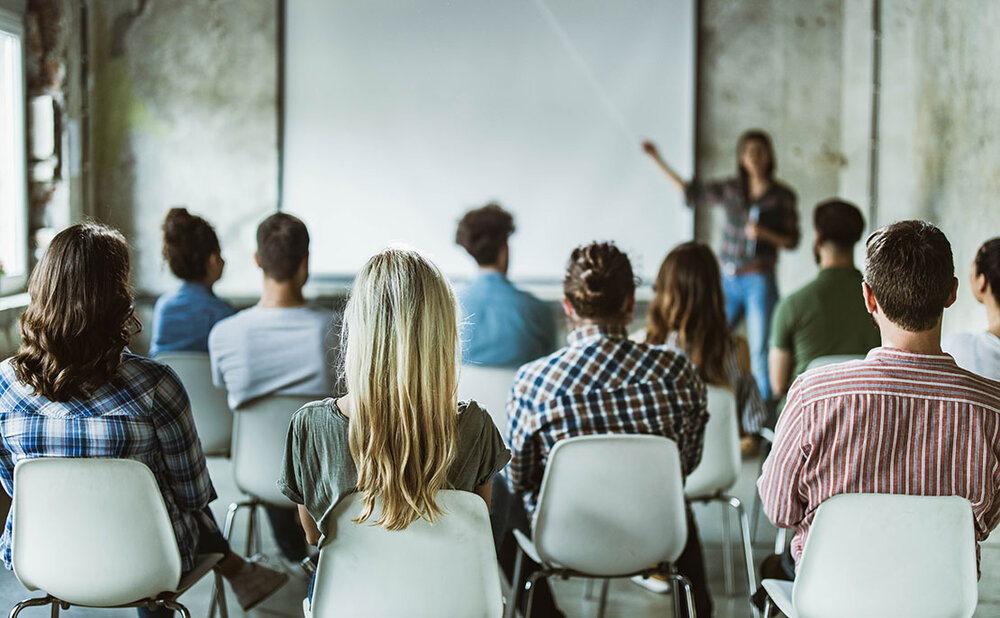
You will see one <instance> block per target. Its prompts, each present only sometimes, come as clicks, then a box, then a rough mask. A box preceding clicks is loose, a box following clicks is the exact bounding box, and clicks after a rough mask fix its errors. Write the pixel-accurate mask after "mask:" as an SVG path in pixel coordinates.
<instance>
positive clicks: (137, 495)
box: [11, 457, 181, 606]
mask: <svg viewBox="0 0 1000 618" xmlns="http://www.w3.org/2000/svg"><path fill="white" fill-rule="evenodd" d="M11 508H12V509H13V511H14V522H13V524H14V531H13V532H14V536H13V559H14V573H15V574H16V575H17V578H18V579H19V580H20V581H21V583H22V584H24V585H25V587H27V588H29V589H40V590H44V591H45V592H47V593H48V594H51V595H53V596H55V597H57V598H59V599H62V600H64V601H66V602H68V603H73V604H78V605H90V606H112V605H122V604H125V603H130V602H132V601H136V600H139V599H144V598H148V597H152V596H156V595H158V594H159V593H161V592H164V591H168V590H175V589H176V588H177V585H178V583H179V582H180V577H181V557H180V553H179V551H178V549H177V539H176V537H175V536H174V529H173V526H172V524H171V522H170V516H169V515H168V514H167V507H166V505H165V504H164V502H163V496H162V495H160V490H159V489H158V488H157V485H156V479H155V478H154V477H153V473H152V472H150V470H149V468H147V467H146V466H145V465H144V464H142V463H141V462H138V461H133V460H130V459H74V458H56V457H48V458H39V459H26V460H22V461H20V462H18V463H17V465H16V466H15V467H14V503H13V506H12V507H11Z"/></svg>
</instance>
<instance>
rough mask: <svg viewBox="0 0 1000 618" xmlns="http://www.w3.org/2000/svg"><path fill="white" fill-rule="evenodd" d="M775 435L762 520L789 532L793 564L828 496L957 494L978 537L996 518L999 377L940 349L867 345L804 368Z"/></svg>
mask: <svg viewBox="0 0 1000 618" xmlns="http://www.w3.org/2000/svg"><path fill="white" fill-rule="evenodd" d="M775 434H776V435H775V443H774V448H773V449H772V450H771V454H770V456H769V457H768V458H767V461H765V462H764V470H763V474H762V475H761V478H760V480H759V481H758V482H757V487H758V489H759V490H760V495H761V500H762V501H763V504H764V512H765V513H767V516H768V517H769V518H770V519H771V521H772V522H774V523H775V525H778V526H781V527H785V528H791V527H795V528H796V529H797V530H796V534H795V537H794V538H793V539H792V557H793V558H795V562H796V564H798V561H799V557H800V556H801V555H802V548H803V547H804V545H805V541H806V535H807V534H808V533H809V526H810V524H811V523H812V519H813V516H814V514H815V511H816V508H817V507H819V505H820V503H821V502H823V501H824V500H826V499H827V498H829V497H831V496H834V495H837V494H842V493H879V494H910V495H927V496H939V495H958V496H963V497H965V498H967V499H968V500H969V502H971V503H972V511H973V516H974V519H975V528H976V540H977V541H980V542H981V541H983V540H984V539H985V538H986V537H987V536H988V535H989V533H990V531H991V530H993V528H994V527H996V525H997V523H998V522H1000V499H998V498H1000V382H994V381H993V380H988V379H986V378H983V377H981V376H977V375H976V374H974V373H971V372H969V371H966V370H964V369H961V368H959V367H958V366H957V365H956V364H955V361H954V360H953V359H952V357H951V356H948V355H947V354H918V353H914V352H907V351H903V350H897V349H893V348H875V349H874V350H872V351H871V352H869V353H868V356H867V358H865V360H857V361H851V362H848V363H842V364H838V365H830V366H827V367H822V368H819V369H814V370H812V371H808V372H806V373H804V374H802V376H800V377H799V379H798V380H796V381H795V384H793V385H792V388H791V391H790V392H789V394H788V403H787V404H786V405H785V409H784V411H783V412H782V413H781V416H780V418H779V420H778V425H777V428H776V430H775ZM977 549H978V543H977ZM977 555H978V551H977Z"/></svg>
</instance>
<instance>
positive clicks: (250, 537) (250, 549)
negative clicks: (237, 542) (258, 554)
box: [243, 504, 257, 558]
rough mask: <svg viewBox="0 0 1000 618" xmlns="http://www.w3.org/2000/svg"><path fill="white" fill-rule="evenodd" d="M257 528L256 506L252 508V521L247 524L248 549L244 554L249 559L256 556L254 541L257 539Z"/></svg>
mask: <svg viewBox="0 0 1000 618" xmlns="http://www.w3.org/2000/svg"><path fill="white" fill-rule="evenodd" d="M256 527H257V505H255V504H254V505H251V506H250V519H249V521H248V522H247V544H246V548H245V549H244V550H243V551H244V552H246V554H245V555H246V557H247V558H249V557H250V556H252V555H254V551H253V550H254V546H253V545H254V539H255V538H256V537H255V536H254V528H256Z"/></svg>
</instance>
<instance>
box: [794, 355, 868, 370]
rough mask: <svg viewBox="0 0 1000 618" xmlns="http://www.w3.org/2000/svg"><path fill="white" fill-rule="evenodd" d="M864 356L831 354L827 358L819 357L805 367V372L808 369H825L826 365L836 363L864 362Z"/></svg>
mask: <svg viewBox="0 0 1000 618" xmlns="http://www.w3.org/2000/svg"><path fill="white" fill-rule="evenodd" d="M864 358H865V357H864V355H863V354H862V355H859V354H831V355H829V356H820V357H817V358H814V359H812V360H811V361H809V364H808V365H807V366H806V371H808V370H810V369H816V368H817V367H826V366H827V365H835V364H837V363H846V362H848V361H852V360H864Z"/></svg>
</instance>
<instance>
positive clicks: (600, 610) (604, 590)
mask: <svg viewBox="0 0 1000 618" xmlns="http://www.w3.org/2000/svg"><path fill="white" fill-rule="evenodd" d="M610 583H611V580H608V579H602V580H601V604H600V605H598V606H597V618H604V610H605V609H606V608H607V606H608V587H609V586H608V584H610Z"/></svg>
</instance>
